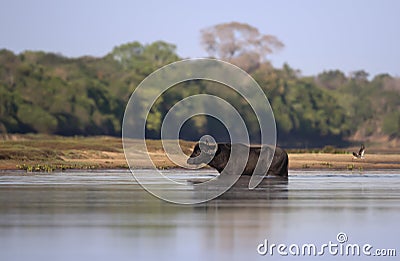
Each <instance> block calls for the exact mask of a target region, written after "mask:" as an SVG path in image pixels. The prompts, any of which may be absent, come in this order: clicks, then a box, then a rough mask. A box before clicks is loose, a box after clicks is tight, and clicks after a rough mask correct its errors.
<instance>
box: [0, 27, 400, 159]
mask: <svg viewBox="0 0 400 261" xmlns="http://www.w3.org/2000/svg"><path fill="white" fill-rule="evenodd" d="M236 26H237V25H236ZM245 29H246V28H245ZM247 29H248V28H247ZM247 29H246V30H247ZM275 40H276V39H275ZM240 51H241V52H238V55H237V56H233V55H232V56H231V57H228V58H229V59H230V60H231V61H232V62H234V63H235V64H237V65H239V66H241V67H242V68H245V69H246V70H247V71H248V72H249V73H250V74H251V75H252V76H253V77H254V78H255V80H256V81H257V82H258V83H259V85H260V86H261V88H262V89H263V91H264V92H265V93H266V95H267V97H268V99H269V101H270V103H271V106H272V108H273V110H274V114H275V118H276V123H277V129H278V141H279V144H280V145H283V146H286V147H302V148H304V147H308V148H311V147H323V146H325V145H330V144H334V145H335V146H338V145H341V144H342V145H343V144H345V143H346V142H347V141H348V140H353V141H354V140H362V141H365V140H371V141H374V138H376V137H383V136H385V137H387V138H388V139H397V138H400V79H399V78H395V77H392V76H390V75H387V74H381V75H377V76H375V77H374V78H372V79H369V78H368V73H366V72H364V71H362V70H360V71H355V72H353V73H351V74H350V75H345V74H344V73H343V72H341V71H338V70H334V71H325V72H322V73H321V74H319V75H316V76H314V77H304V76H301V74H300V73H299V72H298V71H296V70H295V69H293V68H291V67H290V66H289V65H287V64H286V65H284V66H283V68H273V67H272V66H271V65H270V63H269V62H268V61H267V60H266V59H261V58H260V59H256V62H254V61H255V60H254V59H253V58H252V57H253V56H251V55H249V54H248V53H243V52H246V51H247V52H249V51H248V50H240ZM216 57H218V56H216ZM218 58H221V57H218ZM222 58H224V57H222ZM228 58H227V59H228ZM180 59H182V58H181V57H179V56H178V55H177V53H176V47H175V46H174V45H172V44H169V43H165V42H162V41H158V42H154V43H151V44H141V43H139V42H132V43H127V44H123V45H121V46H118V47H115V48H114V50H112V51H111V52H110V53H109V54H107V55H106V56H104V57H100V58H94V57H80V58H67V57H63V56H62V55H58V54H54V53H45V52H33V51H25V52H22V53H20V54H14V53H13V52H11V51H8V50H0V133H2V134H7V133H41V134H56V135H64V136H74V135H111V136H120V135H121V122H122V117H123V113H124V109H125V106H126V104H127V101H128V99H129V97H130V95H131V93H132V92H133V91H134V90H135V88H136V87H137V86H138V84H139V83H140V82H141V81H142V80H143V79H144V78H145V77H146V76H148V75H149V74H150V73H152V72H153V71H154V70H156V69H158V68H160V67H161V66H163V65H166V64H168V63H171V62H174V61H178V60H180ZM250 65H251V66H250ZM198 93H210V94H214V95H218V96H220V97H221V98H223V99H225V100H227V101H229V102H230V103H231V104H232V105H233V106H234V107H235V108H237V109H238V111H239V112H241V114H242V115H243V116H244V118H245V119H246V123H247V124H248V126H249V130H250V135H251V136H252V137H255V139H254V140H255V141H257V134H258V128H257V122H256V119H255V118H254V115H252V112H251V110H249V108H248V105H247V104H244V103H243V100H242V99H240V98H239V97H238V95H237V94H236V93H233V92H232V91H228V90H227V89H226V87H224V86H218V85H217V84H215V83H210V82H205V81H192V82H186V83H184V84H180V85H178V86H175V87H173V88H171V89H170V90H169V91H167V92H166V93H165V94H164V95H163V96H162V97H161V98H160V99H159V100H158V101H157V102H156V104H155V105H154V107H153V108H152V110H151V112H150V114H149V117H148V122H147V138H151V139H157V138H159V137H160V123H161V122H162V119H163V117H164V116H165V114H166V113H167V112H168V110H169V109H170V108H171V107H172V106H173V105H174V104H175V103H176V102H177V101H179V100H181V99H182V98H185V97H187V96H190V95H193V94H198ZM219 126H220V125H218V124H217V123H216V122H215V119H213V118H209V117H194V118H193V119H191V120H190V121H189V122H188V123H187V126H186V127H185V126H184V128H183V129H182V131H181V133H180V134H181V138H183V139H188V140H195V139H198V138H199V137H201V136H202V135H204V134H209V133H212V132H213V131H214V132H215V131H216V130H218V129H220V128H219ZM225 134H226V133H225V132H224V131H223V130H221V131H219V132H218V131H217V133H214V135H215V136H216V137H223V136H224V135H225ZM49 157H51V155H49Z"/></svg>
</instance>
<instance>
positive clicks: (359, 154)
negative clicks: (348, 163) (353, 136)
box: [353, 144, 365, 159]
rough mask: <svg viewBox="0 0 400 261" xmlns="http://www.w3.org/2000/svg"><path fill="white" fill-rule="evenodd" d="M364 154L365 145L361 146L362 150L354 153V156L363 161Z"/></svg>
mask: <svg viewBox="0 0 400 261" xmlns="http://www.w3.org/2000/svg"><path fill="white" fill-rule="evenodd" d="M364 153H365V146H364V144H361V148H360V150H359V151H358V153H356V152H353V156H354V158H355V159H363V158H364Z"/></svg>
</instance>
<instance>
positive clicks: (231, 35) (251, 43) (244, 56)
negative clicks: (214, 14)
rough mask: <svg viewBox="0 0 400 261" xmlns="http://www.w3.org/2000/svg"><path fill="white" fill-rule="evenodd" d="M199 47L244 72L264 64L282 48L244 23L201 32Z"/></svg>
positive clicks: (211, 28) (219, 26)
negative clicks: (268, 57)
mask: <svg viewBox="0 0 400 261" xmlns="http://www.w3.org/2000/svg"><path fill="white" fill-rule="evenodd" d="M201 43H202V45H203V47H204V49H205V50H206V51H207V53H208V54H209V55H210V56H213V57H216V58H219V59H221V60H225V61H228V62H232V63H235V64H237V65H239V66H242V68H243V69H245V70H247V71H253V70H255V69H257V68H258V66H259V64H260V63H263V62H266V61H267V55H269V54H271V53H273V52H274V51H276V50H279V49H281V48H283V46H284V45H283V43H282V42H281V41H280V40H279V39H278V38H277V37H275V36H273V35H268V34H261V33H260V31H259V30H258V29H257V28H255V27H253V26H251V25H249V24H245V23H238V22H230V23H222V24H217V25H214V26H211V27H208V28H205V29H203V30H201Z"/></svg>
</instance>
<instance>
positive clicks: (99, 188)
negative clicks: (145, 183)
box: [0, 170, 400, 261]
mask: <svg viewBox="0 0 400 261" xmlns="http://www.w3.org/2000/svg"><path fill="white" fill-rule="evenodd" d="M194 173H196V175H198V174H199V173H200V175H202V176H209V175H214V174H215V172H213V171H211V170H204V171H199V172H187V171H186V172H185V171H184V170H169V171H166V172H165V175H171V176H174V177H179V179H190V178H192V177H193V175H194ZM289 174H290V178H289V182H288V183H281V182H279V183H277V184H273V183H272V184H267V185H266V186H264V187H262V188H261V189H258V190H254V191H249V190H248V189H247V188H246V187H245V186H243V187H238V188H236V189H235V190H232V191H229V192H228V193H226V194H224V195H223V196H222V197H220V198H217V199H215V200H212V201H209V202H207V203H202V204H196V205H177V204H172V203H168V202H165V201H162V200H160V199H158V198H156V197H154V196H152V195H150V194H149V193H148V192H146V191H145V190H143V188H142V187H141V186H140V185H138V184H137V183H136V182H135V179H134V178H133V176H132V175H131V174H130V172H129V171H125V170H109V171H87V172H82V171H80V172H78V171H71V172H63V173H50V174H46V173H24V172H16V171H14V172H7V171H6V172H0V214H1V215H0V260H4V261H5V260H41V261H45V260H288V259H293V260H320V259H322V260H350V259H358V260H371V259H376V260H398V259H397V258H398V257H399V256H400V225H399V222H400V175H399V174H400V173H399V171H398V170H396V171H388V170H385V171H363V172H362V173H358V172H335V171H309V172H306V171H290V173H289ZM192 192H193V191H191V192H190V191H183V192H181V193H183V194H184V193H192ZM274 244H275V245H277V246H278V245H281V247H280V250H281V251H280V252H279V251H278V247H274V246H273V245H274ZM307 244H308V245H307ZM324 244H326V245H327V246H324ZM311 245H314V246H315V248H316V250H315V252H313V251H314V250H313V248H312V246H311ZM349 245H351V247H348V246H349ZM353 245H354V247H355V249H356V248H358V250H360V251H361V253H359V254H358V253H357V251H356V250H354V252H352V247H353ZM271 246H272V248H271ZM369 246H370V247H369ZM303 248H304V252H302V250H303ZM309 248H310V249H309ZM364 248H365V249H364ZM346 249H350V250H348V251H347V254H349V255H350V256H346V251H345V250H346ZM308 250H310V251H311V252H310V253H308V252H307V251H308ZM376 250H378V252H379V253H378V252H376ZM340 251H341V252H340ZM393 251H395V253H394V252H393ZM285 254H286V255H285ZM368 254H369V255H371V256H370V257H366V256H367V255H368ZM377 254H380V255H383V254H385V255H392V256H379V257H377V256H376V255H377ZM394 254H396V255H397V257H393V255H394ZM315 255H316V256H315ZM374 255H375V256H374Z"/></svg>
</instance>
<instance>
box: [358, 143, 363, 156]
mask: <svg viewBox="0 0 400 261" xmlns="http://www.w3.org/2000/svg"><path fill="white" fill-rule="evenodd" d="M364 152H365V147H364V145H361V148H360V151H359V152H358V155H360V156H361V157H363V156H364Z"/></svg>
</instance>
